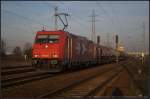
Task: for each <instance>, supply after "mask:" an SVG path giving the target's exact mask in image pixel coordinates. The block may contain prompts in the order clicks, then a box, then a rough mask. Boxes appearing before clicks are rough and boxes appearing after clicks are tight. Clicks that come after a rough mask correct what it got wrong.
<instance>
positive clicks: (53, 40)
mask: <svg viewBox="0 0 150 99" xmlns="http://www.w3.org/2000/svg"><path fill="white" fill-rule="evenodd" d="M58 41H59V35H49V36H48V43H57V42H58Z"/></svg>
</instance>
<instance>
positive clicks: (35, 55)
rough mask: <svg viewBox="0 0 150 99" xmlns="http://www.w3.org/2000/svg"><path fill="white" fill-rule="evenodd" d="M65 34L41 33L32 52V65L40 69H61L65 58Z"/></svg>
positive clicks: (60, 32) (55, 32)
mask: <svg viewBox="0 0 150 99" xmlns="http://www.w3.org/2000/svg"><path fill="white" fill-rule="evenodd" d="M63 45H64V33H63V32H62V31H39V32H37V34H36V38H35V42H34V45H33V48H32V49H33V50H32V60H33V61H32V64H33V65H34V66H35V67H36V68H37V67H38V68H40V69H42V68H43V69H49V68H57V67H58V68H60V63H61V60H62V58H63V53H62V52H63V48H62V46H63Z"/></svg>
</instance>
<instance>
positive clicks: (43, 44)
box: [32, 30, 122, 71]
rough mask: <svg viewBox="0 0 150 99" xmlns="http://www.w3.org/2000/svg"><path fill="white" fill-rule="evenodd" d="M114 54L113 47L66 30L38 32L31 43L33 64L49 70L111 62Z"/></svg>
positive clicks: (62, 69)
mask: <svg viewBox="0 0 150 99" xmlns="http://www.w3.org/2000/svg"><path fill="white" fill-rule="evenodd" d="M121 55H122V54H121V53H120V56H121ZM115 56H116V51H115V50H114V49H113V48H109V47H106V46H102V45H100V44H98V43H94V42H93V41H91V40H89V39H87V38H86V37H83V36H78V35H75V34H72V33H69V32H67V31H63V30H56V31H46V30H42V31H38V32H37V33H36V37H35V41H34V44H33V46H32V65H33V66H34V67H35V68H40V69H46V70H56V71H64V70H67V69H72V68H78V67H86V66H90V65H95V64H102V63H108V62H112V61H114V60H115Z"/></svg>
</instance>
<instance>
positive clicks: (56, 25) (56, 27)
mask: <svg viewBox="0 0 150 99" xmlns="http://www.w3.org/2000/svg"><path fill="white" fill-rule="evenodd" d="M57 11H58V7H55V30H57V29H58V22H57Z"/></svg>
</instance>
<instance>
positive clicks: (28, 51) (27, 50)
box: [1, 39, 32, 58]
mask: <svg viewBox="0 0 150 99" xmlns="http://www.w3.org/2000/svg"><path fill="white" fill-rule="evenodd" d="M6 52H7V46H6V42H5V41H4V40H3V39H2V40H1V57H2V58H4V57H6V56H7V53H6ZM12 55H14V56H18V57H19V56H24V55H26V56H27V57H28V58H31V57H32V44H31V43H28V42H27V43H25V44H24V46H23V49H21V47H20V46H16V47H14V48H13V50H12Z"/></svg>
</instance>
